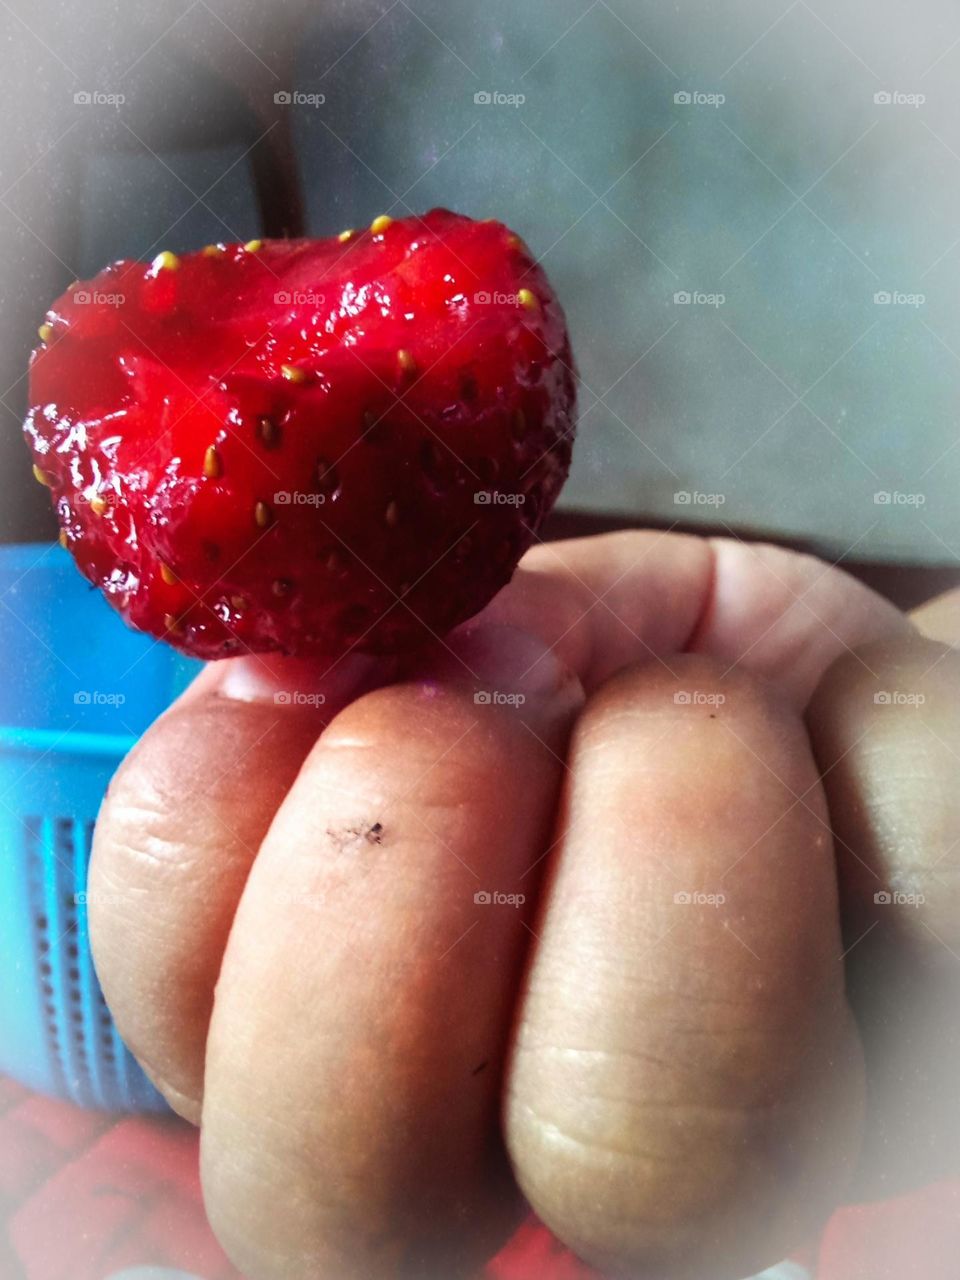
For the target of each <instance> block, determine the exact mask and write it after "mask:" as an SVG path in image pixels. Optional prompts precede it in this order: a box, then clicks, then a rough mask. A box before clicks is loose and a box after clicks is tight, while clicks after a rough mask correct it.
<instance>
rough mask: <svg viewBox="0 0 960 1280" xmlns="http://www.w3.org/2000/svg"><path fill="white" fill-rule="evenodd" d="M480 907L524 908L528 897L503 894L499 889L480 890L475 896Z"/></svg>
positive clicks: (521, 894) (520, 894) (519, 894)
mask: <svg viewBox="0 0 960 1280" xmlns="http://www.w3.org/2000/svg"><path fill="white" fill-rule="evenodd" d="M473 900H474V902H475V903H476V904H477V906H478V907H522V906H523V904H524V903H525V902H526V900H527V897H526V894H524V893H501V892H500V891H499V889H478V890H477V892H476V893H475V894H474V895H473Z"/></svg>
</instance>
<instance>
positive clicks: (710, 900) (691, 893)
mask: <svg viewBox="0 0 960 1280" xmlns="http://www.w3.org/2000/svg"><path fill="white" fill-rule="evenodd" d="M726 900H727V895H726V894H725V893H704V892H703V891H702V890H701V889H681V890H679V892H677V893H675V894H674V895H673V901H674V905H675V906H678V907H722V906H723V904H724V903H725V902H726Z"/></svg>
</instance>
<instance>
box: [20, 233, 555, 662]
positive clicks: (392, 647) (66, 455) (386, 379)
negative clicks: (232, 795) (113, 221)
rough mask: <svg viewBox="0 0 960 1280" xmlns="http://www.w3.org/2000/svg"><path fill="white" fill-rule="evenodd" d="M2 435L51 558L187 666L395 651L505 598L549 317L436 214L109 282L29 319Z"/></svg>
mask: <svg viewBox="0 0 960 1280" xmlns="http://www.w3.org/2000/svg"><path fill="white" fill-rule="evenodd" d="M41 337H42V338H43V341H42V343H41V346H40V347H39V348H38V349H37V350H36V351H35V352H34V355H33V358H32V361H31V368H30V403H31V406H32V407H31V409H30V412H29V414H28V417H27V422H26V427H25V430H26V435H27V439H28V443H29V444H30V446H31V448H32V450H33V455H34V462H35V470H36V473H37V475H38V478H39V479H41V480H42V482H43V483H46V484H48V485H49V487H50V490H51V494H52V497H53V501H54V503H55V506H56V509H57V513H58V516H59V520H60V524H61V530H62V533H61V541H63V542H64V544H65V545H66V546H68V547H69V548H70V550H71V552H72V553H73V555H74V557H75V558H76V561H77V564H78V565H79V567H80V569H81V571H82V572H83V573H84V574H85V575H86V576H87V577H88V578H89V579H90V580H91V581H92V582H94V583H96V584H97V585H98V586H99V587H101V588H102V590H103V591H104V593H105V594H106V596H107V598H108V600H109V601H110V603H111V604H113V605H114V607H115V608H117V609H118V611H119V612H120V613H121V614H122V615H123V617H124V618H125V619H126V620H127V621H128V622H129V623H131V624H132V625H133V626H135V627H138V628H140V629H142V630H144V631H147V632H150V633H151V634H153V635H156V636H162V637H163V638H165V639H167V640H169V641H170V642H171V643H173V644H175V645H176V646H178V647H179V648H181V649H183V650H185V651H186V652H188V653H191V654H194V655H196V656H199V657H204V658H216V657H223V656H227V655H230V654H235V653H240V652H245V651H253V652H264V651H271V650H275V651H280V652H285V653H317V654H323V655H326V656H327V657H329V658H330V659H331V660H335V659H336V658H337V657H339V656H340V655H341V654H342V653H344V652H346V651H347V650H348V649H350V648H358V649H360V650H366V651H372V652H396V651H401V650H404V649H409V648H411V647H413V646H415V645H416V644H418V643H420V642H422V641H423V640H425V639H429V637H430V636H431V634H432V635H435V636H436V635H442V634H443V633H444V632H445V631H447V630H449V628H451V627H452V626H454V625H456V624H457V623H458V622H461V621H463V620H464V619H466V618H468V617H470V616H471V615H472V614H474V613H475V612H477V611H478V610H479V609H480V608H482V607H483V605H484V604H486V603H487V601H488V600H489V599H490V598H491V597H492V596H493V595H494V594H495V592H496V591H497V590H499V588H500V587H502V586H503V585H504V584H505V583H506V582H507V581H508V580H509V578H510V576H511V574H512V572H513V569H514V567H515V565H516V563H517V560H518V559H519V557H520V556H521V555H522V553H523V551H524V550H525V549H526V547H527V546H529V545H530V543H531V541H532V540H533V539H534V537H535V536H536V533H537V530H538V528H539V526H540V524H541V522H542V520H543V518H544V516H545V515H546V513H547V512H548V511H549V509H550V507H551V506H552V504H553V501H554V499H555V497H556V495H557V493H558V491H559V489H560V487H561V485H562V484H563V481H564V479H565V477H566V474H567V470H568V468H569V462H570V451H571V445H572V436H573V415H574V402H575V377H574V372H573V359H572V356H571V352H570V347H569V341H568V338H567V332H566V325H565V321H564V317H563V312H562V310H561V308H560V305H559V303H558V302H557V300H556V298H555V297H554V294H553V291H552V289H551V288H550V285H549V283H548V282H547V279H546V277H545V275H544V274H543V272H542V270H541V269H540V268H539V267H538V266H537V265H536V264H535V263H534V261H533V260H532V258H531V257H530V254H529V251H528V250H527V249H526V247H525V246H524V244H523V243H522V241H520V240H519V238H518V237H517V236H516V235H514V234H513V233H512V232H510V231H509V230H508V228H506V227H505V226H503V225H502V224H501V223H498V222H492V221H491V222H475V221H472V220H471V219H468V218H465V217H461V216H459V215H456V214H453V213H450V212H448V211H446V210H433V211H432V212H431V213H428V214H426V215H425V216H424V217H423V218H409V219H403V220H397V221H395V222H393V223H392V224H389V225H386V224H385V220H381V221H380V222H377V223H374V225H373V227H372V228H371V229H369V230H367V231H363V232H356V233H351V234H350V235H349V237H342V238H333V239H330V240H321V241H306V240H301V241H266V242H263V243H262V244H261V243H259V242H253V243H251V244H250V245H247V246H242V245H226V246H208V248H207V249H206V250H203V251H200V252H198V253H194V254H189V255H184V256H183V257H182V258H180V259H179V260H178V259H176V258H173V256H172V255H161V257H160V258H158V259H156V260H155V261H154V263H153V264H151V265H144V264H142V263H136V262H129V261H121V262H117V263H114V264H112V265H111V266H109V267H107V268H106V269H105V270H104V271H102V272H101V273H100V274H99V275H98V276H96V277H95V278H94V279H93V280H91V281H90V282H88V283H86V284H82V285H79V286H75V287H73V289H72V290H70V291H68V292H67V293H65V294H64V295H63V296H62V297H61V298H59V299H58V300H57V301H56V303H54V305H53V306H52V307H51V309H50V311H49V312H48V313H47V321H46V326H44V328H43V329H42V331H41Z"/></svg>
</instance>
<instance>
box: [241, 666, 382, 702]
mask: <svg viewBox="0 0 960 1280" xmlns="http://www.w3.org/2000/svg"><path fill="white" fill-rule="evenodd" d="M218 665H219V667H220V668H221V670H220V672H219V678H218V680H217V686H216V689H217V692H218V693H219V694H220V695H221V697H224V698H232V699H235V700H236V701H237V702H273V703H275V704H277V705H278V706H282V705H302V706H328V705H330V706H332V705H334V704H337V705H342V704H343V702H344V701H346V700H347V699H349V698H351V697H356V696H357V695H358V694H359V693H360V692H361V691H365V690H366V689H367V688H368V687H372V686H373V684H375V683H377V676H378V675H379V676H380V678H381V679H383V678H385V671H386V669H385V667H384V664H382V663H378V662H377V660H376V659H374V658H370V657H367V656H365V655H363V654H350V655H349V656H348V657H346V658H343V659H342V660H341V661H340V662H336V663H333V664H331V663H326V662H318V661H317V660H316V659H312V658H285V657H282V656H280V655H277V654H255V655H254V654H251V655H244V656H243V657H240V658H226V659H225V660H224V661H223V662H222V663H220V664H218Z"/></svg>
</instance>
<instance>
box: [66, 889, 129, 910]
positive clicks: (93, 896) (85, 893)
mask: <svg viewBox="0 0 960 1280" xmlns="http://www.w3.org/2000/svg"><path fill="white" fill-rule="evenodd" d="M73 904H74V906H76V907H91V906H94V905H96V906H101V907H121V906H123V895H122V894H119V893H99V892H97V891H96V890H94V889H81V890H80V892H79V893H75V894H74V895H73Z"/></svg>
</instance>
